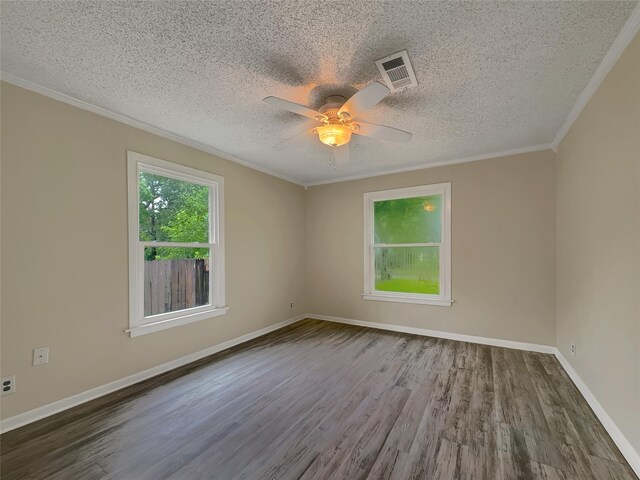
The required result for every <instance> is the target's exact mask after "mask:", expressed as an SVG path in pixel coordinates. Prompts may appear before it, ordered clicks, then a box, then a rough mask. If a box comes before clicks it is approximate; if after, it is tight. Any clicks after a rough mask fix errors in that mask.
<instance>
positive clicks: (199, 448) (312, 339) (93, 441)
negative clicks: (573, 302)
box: [0, 320, 637, 480]
mask: <svg viewBox="0 0 640 480" xmlns="http://www.w3.org/2000/svg"><path fill="white" fill-rule="evenodd" d="M0 440H1V447H2V463H1V467H2V478H3V479H4V480H15V479H25V480H32V479H74V480H78V479H105V480H107V479H108V480H116V479H117V480H144V479H153V480H159V479H172V480H177V479H180V480H184V479H186V480H191V479H194V480H199V479H221V480H226V479H257V480H261V479H276V478H277V479H322V480H326V479H348V480H354V479H365V478H366V479H402V480H407V479H429V480H431V479H447V480H451V479H474V480H481V479H490V480H494V479H505V480H511V479H545V480H551V479H562V480H569V479H576V480H578V479H579V480H588V479H615V480H624V479H636V478H637V477H635V475H634V474H633V473H632V471H631V469H630V467H629V466H628V465H627V464H626V463H625V461H624V459H623V457H622V456H621V454H620V453H619V451H618V450H617V448H616V447H615V445H614V444H613V442H612V440H611V439H610V438H609V436H608V435H607V433H606V432H605V430H604V428H603V427H602V426H601V425H600V423H599V422H598V420H597V419H596V417H595V415H594V413H593V412H592V411H591V410H590V408H589V406H588V405H587V403H586V402H585V400H584V399H583V398H582V397H581V395H580V393H579V392H578V390H577V389H576V388H575V386H574V385H573V384H572V383H571V381H570V379H569V378H568V377H567V375H566V374H565V373H564V371H563V370H562V368H561V366H560V365H559V364H558V362H557V361H556V359H555V358H554V357H553V356H551V355H544V354H539V353H530V352H522V351H518V350H510V349H505V348H497V347H488V346H483V345H476V344H471V343H463V342H455V341H451V340H443V339H436V338H431V337H418V336H412V335H408V334H400V333H392V332H385V331H380V330H372V329H366V328H361V327H352V326H346V325H340V324H334V323H327V322H321V321H312V320H305V321H302V322H299V323H297V324H295V325H292V326H290V327H287V328H285V329H282V330H279V331H277V332H273V333H271V334H269V335H267V336H264V337H261V338H259V339H256V340H254V341H252V342H249V343H246V344H243V345H240V346H238V347H235V348H233V349H230V350H227V351H225V352H222V353H220V354H217V355H214V356H211V357H208V358H207V359H203V360H201V361H199V362H196V363H194V364H190V365H188V366H185V367H182V368H180V369H177V370H174V371H172V372H169V373H167V374H164V375H161V376H159V377H155V378H153V379H151V380H148V381H146V382H143V383H141V384H137V385H134V386H132V387H129V388H126V389H123V390H120V391H118V392H116V393H114V394H111V395H109V396H106V397H103V398H100V399H97V400H94V401H92V402H90V403H87V404H84V405H81V406H79V407H76V408H74V409H72V410H68V411H66V412H62V413H60V414H58V415H56V416H53V417H49V418H47V419H45V420H42V421H39V422H37V423H34V424H31V425H28V426H26V427H23V428H20V429H18V430H14V431H12V432H9V433H6V434H4V435H2V436H1V437H0Z"/></svg>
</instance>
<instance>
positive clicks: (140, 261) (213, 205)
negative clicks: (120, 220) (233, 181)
mask: <svg viewBox="0 0 640 480" xmlns="http://www.w3.org/2000/svg"><path fill="white" fill-rule="evenodd" d="M140 172H148V173H152V174H156V175H161V176H163V177H169V178H174V179H176V180H183V181H186V182H190V183H195V184H198V185H204V186H207V187H209V242H208V243H182V242H179V243H174V242H145V241H141V240H140V233H139V229H140V218H139V217H140V211H139V205H140V199H139V190H140V189H139V176H140ZM127 180H128V211H129V329H128V330H126V332H128V333H129V334H130V335H131V336H132V337H137V336H139V335H145V334H147V333H152V332H157V331H159V330H164V329H167V328H171V327H177V326H179V325H185V324H187V323H192V322H196V321H199V320H204V319H207V318H212V317H216V316H219V315H224V314H225V313H226V312H227V310H228V307H227V306H226V305H225V286H224V178H223V177H221V176H219V175H214V174H212V173H208V172H203V171H201V170H196V169H193V168H189V167H185V166H183V165H178V164H175V163H172V162H167V161H165V160H160V159H158V158H154V157H149V156H147V155H143V154H141V153H137V152H132V151H127ZM149 246H155V247H192V248H193V247H195V248H197V247H205V246H206V247H207V248H209V249H210V250H209V258H210V261H209V265H210V267H209V268H210V270H209V275H210V276H209V304H207V305H202V306H199V307H193V308H187V309H184V310H177V311H175V312H166V313H161V314H157V315H151V316H148V317H145V316H144V248H145V247H149Z"/></svg>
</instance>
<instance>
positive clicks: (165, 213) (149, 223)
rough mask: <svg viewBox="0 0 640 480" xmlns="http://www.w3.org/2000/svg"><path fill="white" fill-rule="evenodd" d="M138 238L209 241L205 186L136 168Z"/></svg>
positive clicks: (206, 191) (207, 188)
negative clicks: (137, 178) (137, 170)
mask: <svg viewBox="0 0 640 480" xmlns="http://www.w3.org/2000/svg"><path fill="white" fill-rule="evenodd" d="M138 187H139V200H140V206H139V207H140V230H139V232H140V240H142V241H161V242H189V243H192V242H201V243H206V242H208V241H209V187H208V186H206V185H199V184H196V183H191V182H186V181H183V180H177V179H174V178H169V177H163V176H161V175H155V174H152V173H148V172H140V176H139V183H138Z"/></svg>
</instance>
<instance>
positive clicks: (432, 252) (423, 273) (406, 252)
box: [375, 247, 440, 295]
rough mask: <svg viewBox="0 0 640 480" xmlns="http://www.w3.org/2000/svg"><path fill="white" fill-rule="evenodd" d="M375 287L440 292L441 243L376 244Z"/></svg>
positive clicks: (398, 290)
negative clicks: (400, 245)
mask: <svg viewBox="0 0 640 480" xmlns="http://www.w3.org/2000/svg"><path fill="white" fill-rule="evenodd" d="M375 270H376V278H375V289H376V290H382V291H388V292H403V293H421V294H430V295H438V294H439V293H440V248H439V247H375Z"/></svg>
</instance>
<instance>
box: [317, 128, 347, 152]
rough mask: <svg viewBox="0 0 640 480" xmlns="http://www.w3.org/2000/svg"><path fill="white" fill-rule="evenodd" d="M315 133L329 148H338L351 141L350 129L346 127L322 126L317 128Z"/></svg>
mask: <svg viewBox="0 0 640 480" xmlns="http://www.w3.org/2000/svg"><path fill="white" fill-rule="evenodd" d="M316 132H317V133H318V138H319V139H320V141H321V142H322V143H324V144H325V145H329V146H330V147H340V146H342V145H346V144H347V143H349V140H351V129H350V128H349V127H347V126H346V125H339V124H338V125H336V124H333V125H332V124H328V125H323V126H321V127H317V128H316Z"/></svg>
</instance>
